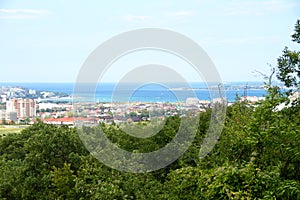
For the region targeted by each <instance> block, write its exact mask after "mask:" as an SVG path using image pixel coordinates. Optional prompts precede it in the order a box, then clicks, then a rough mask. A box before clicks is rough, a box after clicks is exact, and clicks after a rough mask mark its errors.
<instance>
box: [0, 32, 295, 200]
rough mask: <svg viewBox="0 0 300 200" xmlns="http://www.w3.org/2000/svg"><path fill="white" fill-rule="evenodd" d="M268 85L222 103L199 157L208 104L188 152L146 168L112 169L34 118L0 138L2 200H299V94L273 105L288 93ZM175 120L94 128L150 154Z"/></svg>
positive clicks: (70, 134) (73, 137) (74, 137)
mask: <svg viewBox="0 0 300 200" xmlns="http://www.w3.org/2000/svg"><path fill="white" fill-rule="evenodd" d="M298 30H299V28H298ZM296 36H297V35H296ZM296 36H295V37H296ZM297 37H299V34H298V36H297ZM295 41H296V40H295ZM279 61H280V62H281V60H279ZM279 64H280V63H279ZM279 70H280V68H279ZM278 73H279V74H280V71H279V72H278ZM298 78H299V77H298ZM293 80H296V79H293ZM296 82H297V81H296ZM296 82H294V81H292V83H296ZM287 86H289V82H287ZM292 86H296V85H295V84H294V85H292ZM268 91H269V94H268V95H267V96H266V100H264V101H261V102H259V103H257V104H254V105H251V104H249V103H248V102H239V101H238V102H237V103H235V104H234V105H233V106H230V107H228V109H227V116H226V121H225V126H224V129H223V132H222V135H221V137H220V139H219V141H218V143H217V145H216V146H215V148H214V149H213V151H212V152H211V153H210V154H209V155H208V156H206V157H205V158H203V159H201V160H200V159H199V158H198V155H199V147H200V146H201V143H202V140H203V137H204V136H205V133H206V131H207V129H208V126H209V120H210V117H211V110H209V109H208V110H207V112H203V113H201V115H200V120H199V127H198V132H197V135H196V138H195V140H194V142H193V144H192V145H191V146H190V148H189V149H188V151H187V152H186V153H185V154H184V155H183V156H182V157H181V158H179V159H178V160H177V161H175V162H174V163H172V164H171V165H169V166H168V167H166V168H163V169H161V170H158V171H154V172H149V173H141V174H134V173H125V172H120V171H117V170H114V169H111V168H109V167H107V166H105V165H104V164H102V163H101V162H99V161H98V160H97V159H95V158H94V157H93V156H91V155H90V153H89V152H88V151H87V150H86V148H85V147H84V145H83V144H82V142H81V140H80V138H79V136H78V134H77V130H76V129H75V128H69V127H66V126H54V125H46V124H43V123H42V122H38V123H36V124H34V125H32V126H30V127H29V128H27V129H24V130H23V131H22V132H21V133H18V134H9V135H7V136H5V137H2V138H1V139H0V198H1V199H293V200H294V199H300V103H299V99H298V100H297V101H295V102H294V103H293V104H292V105H291V106H287V107H286V108H283V109H281V110H278V109H277V107H278V105H279V104H281V103H284V102H287V103H288V101H287V99H288V98H287V94H285V93H282V92H280V90H279V89H278V87H275V86H271V85H268ZM179 122H180V118H179V117H171V118H168V120H167V122H166V125H165V127H164V128H163V130H162V131H161V132H160V133H159V134H158V135H156V136H153V137H152V138H149V139H134V138H132V137H130V136H127V135H126V134H124V133H123V132H122V131H121V130H120V129H119V127H118V126H117V125H104V124H100V125H99V126H101V127H102V128H103V130H105V134H106V135H107V136H108V138H110V139H111V140H112V141H113V142H115V143H116V144H118V145H119V146H120V147H122V148H123V149H127V150H129V151H140V152H149V151H152V150H155V149H158V148H161V147H162V146H164V145H165V144H167V143H168V142H169V141H170V139H171V138H172V137H173V136H174V134H175V133H176V131H177V129H178V124H179ZM91 130H92V129H91Z"/></svg>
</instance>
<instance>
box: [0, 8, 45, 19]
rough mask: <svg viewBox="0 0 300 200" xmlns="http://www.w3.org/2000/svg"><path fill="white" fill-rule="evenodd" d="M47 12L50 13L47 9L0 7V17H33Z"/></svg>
mask: <svg viewBox="0 0 300 200" xmlns="http://www.w3.org/2000/svg"><path fill="white" fill-rule="evenodd" d="M48 14H50V12H49V11H48V10H34V9H0V19H34V18H37V17H38V16H41V15H48Z"/></svg>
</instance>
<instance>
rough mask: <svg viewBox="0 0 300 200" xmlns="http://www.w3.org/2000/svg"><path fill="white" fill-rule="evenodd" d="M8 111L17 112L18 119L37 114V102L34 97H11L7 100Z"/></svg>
mask: <svg viewBox="0 0 300 200" xmlns="http://www.w3.org/2000/svg"><path fill="white" fill-rule="evenodd" d="M6 112H7V113H14V112H16V113H17V117H18V119H24V118H27V117H28V118H32V117H35V116H36V104H35V101H34V100H33V99H10V100H8V101H6Z"/></svg>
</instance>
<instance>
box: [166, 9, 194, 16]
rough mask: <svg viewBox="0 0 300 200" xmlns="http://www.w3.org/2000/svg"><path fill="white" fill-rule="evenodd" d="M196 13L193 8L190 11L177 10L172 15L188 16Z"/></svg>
mask: <svg viewBox="0 0 300 200" xmlns="http://www.w3.org/2000/svg"><path fill="white" fill-rule="evenodd" d="M194 14H195V12H194V11H191V10H188V11H186V10H182V11H176V12H174V13H170V15H173V16H177V17H187V16H192V15H194Z"/></svg>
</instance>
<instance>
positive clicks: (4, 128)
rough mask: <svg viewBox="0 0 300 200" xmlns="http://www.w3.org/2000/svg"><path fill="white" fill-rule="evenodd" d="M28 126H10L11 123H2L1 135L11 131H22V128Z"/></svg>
mask: <svg viewBox="0 0 300 200" xmlns="http://www.w3.org/2000/svg"><path fill="white" fill-rule="evenodd" d="M26 127H28V126H24V125H22V126H9V125H1V126H0V137H5V136H7V135H8V134H11V133H20V132H21V130H22V129H24V128H26Z"/></svg>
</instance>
